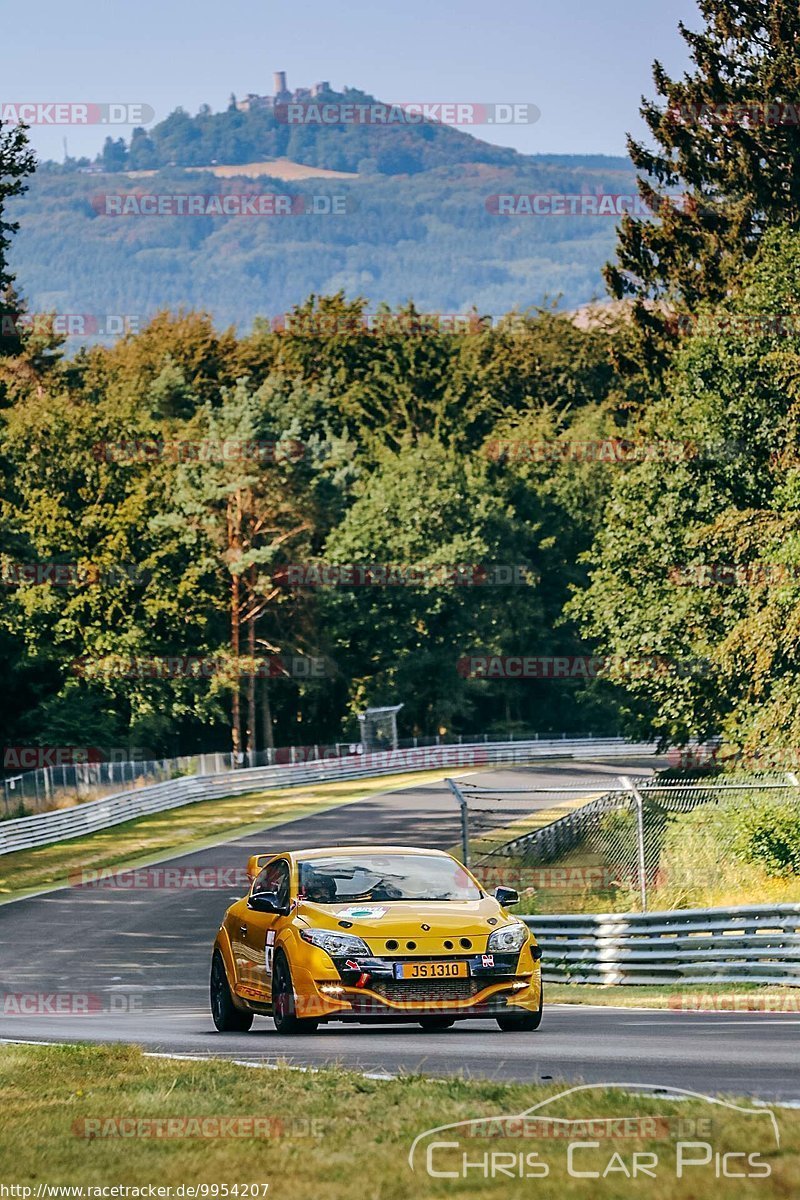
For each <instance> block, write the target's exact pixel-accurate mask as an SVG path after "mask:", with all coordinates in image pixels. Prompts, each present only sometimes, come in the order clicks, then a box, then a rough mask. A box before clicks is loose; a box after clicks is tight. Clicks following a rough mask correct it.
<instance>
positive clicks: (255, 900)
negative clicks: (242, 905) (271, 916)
mask: <svg viewBox="0 0 800 1200" xmlns="http://www.w3.org/2000/svg"><path fill="white" fill-rule="evenodd" d="M247 907H248V908H252V909H253V911H254V912H262V913H277V914H280V913H282V912H283V911H284V909H283V908H282V907H281V905H280V903H279V901H278V893H277V892H256V894H255V895H254V896H251V897H250V899H249V900H248V901H247Z"/></svg>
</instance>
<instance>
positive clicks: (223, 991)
mask: <svg viewBox="0 0 800 1200" xmlns="http://www.w3.org/2000/svg"><path fill="white" fill-rule="evenodd" d="M210 991H211V1016H212V1017H213V1018H214V1024H215V1025H216V1027H217V1029H218V1030H219V1032H220V1033H247V1030H248V1029H249V1028H250V1026H251V1025H252V1024H253V1014H252V1013H251V1012H243V1011H242V1009H240V1008H237V1007H236V1005H235V1004H234V1003H233V997H232V996H231V989H230V987H229V986H228V977H227V975H226V974H225V964H224V962H223V961H222V955H221V954H220V952H219V950H216V951H215V952H214V957H213V959H212V961H211V988H210Z"/></svg>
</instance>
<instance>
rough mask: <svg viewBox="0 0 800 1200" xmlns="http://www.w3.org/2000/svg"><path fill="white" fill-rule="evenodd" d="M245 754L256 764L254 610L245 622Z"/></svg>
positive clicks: (253, 571) (252, 577)
mask: <svg viewBox="0 0 800 1200" xmlns="http://www.w3.org/2000/svg"><path fill="white" fill-rule="evenodd" d="M254 584H255V567H251V568H250V605H251V607H253V606H254V595H253V593H254ZM247 657H248V659H249V662H248V665H247V754H248V765H249V766H251V767H254V766H255V765H256V760H255V753H256V668H255V661H254V660H255V657H256V618H255V612H253V615H251V617H250V620H249V622H248V624H247Z"/></svg>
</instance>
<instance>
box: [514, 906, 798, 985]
mask: <svg viewBox="0 0 800 1200" xmlns="http://www.w3.org/2000/svg"><path fill="white" fill-rule="evenodd" d="M522 920H523V921H524V922H525V924H526V925H528V926H530V928H531V929H533V931H534V933H535V935H536V938H537V941H538V942H539V944H540V946H541V947H542V964H543V978H544V980H545V981H546V982H551V983H600V984H613V983H620V984H703V983H708V984H711V983H713V984H719V983H723V982H727V983H757V984H773V985H783V986H790V987H800V904H754V905H747V906H743V907H741V908H707V909H694V910H676V911H671V912H651V913H625V914H619V913H609V914H602V915H599V916H597V915H587V914H579V915H575V916H524V917H523V918H522Z"/></svg>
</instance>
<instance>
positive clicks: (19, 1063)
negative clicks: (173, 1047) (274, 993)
mask: <svg viewBox="0 0 800 1200" xmlns="http://www.w3.org/2000/svg"><path fill="white" fill-rule="evenodd" d="M533 1036H536V1035H533ZM497 1037H498V1039H499V1041H502V1035H499V1034H498V1035H497ZM511 1045H512V1043H511V1042H509V1043H508V1048H509V1049H510V1048H511ZM498 1053H500V1050H499V1049H498ZM568 1086H570V1085H563V1084H559V1083H556V1082H553V1083H548V1084H546V1085H544V1086H542V1085H538V1086H537V1085H533V1084H531V1085H527V1084H525V1085H522V1084H519V1085H504V1084H500V1083H496V1082H492V1081H481V1080H467V1079H460V1078H451V1079H447V1080H434V1079H426V1078H423V1077H419V1076H409V1077H404V1078H398V1079H395V1080H390V1081H379V1080H371V1079H365V1078H363V1077H362V1076H360V1075H358V1074H355V1073H353V1072H347V1071H343V1070H339V1069H336V1068H331V1069H325V1070H322V1071H316V1072H299V1071H292V1070H290V1069H287V1068H279V1069H276V1070H255V1069H248V1068H246V1067H242V1066H237V1065H235V1064H233V1063H230V1062H226V1061H223V1060H210V1061H205V1062H187V1061H170V1060H166V1059H154V1058H147V1057H145V1056H144V1055H142V1053H141V1052H140V1051H139V1050H138V1049H135V1048H131V1047H125V1046H121V1047H120V1046H115V1047H109V1046H103V1047H90V1046H56V1047H33V1046H12V1045H6V1046H4V1047H2V1049H0V1104H2V1112H3V1137H2V1139H0V1183H2V1184H4V1185H6V1186H8V1185H18V1186H19V1185H23V1186H28V1187H33V1188H35V1187H36V1186H37V1185H38V1184H51V1185H52V1184H62V1185H82V1186H83V1187H84V1188H85V1187H100V1186H108V1185H114V1184H122V1185H126V1186H131V1185H137V1186H142V1185H144V1186H145V1187H146V1186H147V1185H148V1184H153V1185H157V1186H161V1187H172V1188H175V1187H176V1186H178V1185H180V1184H186V1185H197V1184H209V1185H215V1184H216V1185H222V1184H226V1185H227V1186H228V1187H229V1188H230V1187H232V1185H234V1184H240V1185H241V1184H242V1183H251V1184H252V1183H259V1184H260V1183H266V1184H269V1190H268V1192H267V1193H266V1195H267V1198H269V1197H272V1196H275V1197H281V1198H283V1197H286V1198H291V1200H343V1198H344V1197H349V1196H351V1195H352V1196H356V1197H357V1198H358V1200H427V1198H428V1197H452V1198H454V1200H491V1198H493V1197H498V1198H501V1200H517V1198H520V1200H521V1198H522V1197H530V1196H533V1195H538V1196H541V1197H552V1196H559V1197H564V1198H565V1200H573V1198H575V1197H588V1196H591V1197H599V1198H600V1200H604V1198H608V1200H616V1198H618V1197H623V1196H634V1195H643V1196H646V1197H647V1200H673V1198H675V1200H684V1198H685V1200H689V1198H690V1197H691V1198H695V1197H698V1196H703V1197H706V1196H709V1197H710V1196H717V1195H724V1196H729V1195H730V1196H736V1197H737V1200H738V1198H739V1197H742V1198H743V1200H748V1198H750V1197H753V1198H756V1197H760V1198H762V1200H771V1198H773V1197H775V1198H777V1197H789V1196H792V1195H797V1194H798V1192H799V1191H800V1113H798V1112H796V1111H789V1110H778V1111H777V1112H776V1114H775V1116H776V1120H777V1125H778V1132H779V1136H780V1146H779V1147H778V1146H777V1145H776V1136H775V1130H774V1126H773V1124H772V1121H771V1119H770V1117H769V1115H768V1114H766V1113H763V1112H751V1113H749V1114H748V1113H739V1112H735V1111H733V1110H732V1109H730V1108H727V1107H725V1106H722V1105H714V1104H709V1103H708V1102H707V1101H703V1100H694V1099H692V1100H689V1101H684V1102H679V1101H674V1100H672V1101H670V1100H668V1099H665V1098H663V1097H659V1098H653V1097H643V1096H632V1095H628V1094H625V1093H623V1092H621V1091H619V1090H618V1089H609V1088H604V1089H600V1090H598V1089H594V1088H593V1089H591V1090H590V1091H585V1092H578V1093H573V1094H572V1095H571V1096H568V1097H563V1098H562V1099H560V1100H559V1101H557V1103H556V1104H555V1105H553V1106H551V1107H549V1108H548V1109H546V1110H545V1112H546V1113H547V1115H549V1116H551V1117H560V1118H563V1119H572V1120H586V1119H590V1118H610V1117H621V1116H628V1117H639V1118H661V1119H662V1120H661V1121H660V1122H659V1125H658V1126H653V1125H651V1126H650V1128H649V1129H647V1130H645V1131H643V1130H642V1128H641V1126H639V1127H638V1133H637V1134H636V1135H635V1136H627V1137H625V1138H622V1139H619V1138H615V1139H610V1138H608V1137H605V1138H601V1141H600V1147H599V1148H598V1149H597V1150H586V1149H584V1150H582V1151H580V1152H579V1157H578V1158H577V1160H576V1165H577V1166H578V1167H579V1169H589V1170H591V1169H595V1170H600V1171H601V1172H602V1171H603V1169H604V1168H605V1166H606V1164H607V1163H608V1162H609V1160H610V1159H611V1158H612V1156H613V1155H614V1154H618V1155H619V1156H620V1159H621V1160H623V1161H625V1162H627V1163H628V1165H629V1166H630V1163H631V1160H632V1155H633V1153H634V1152H635V1151H637V1152H640V1153H642V1152H650V1153H653V1154H656V1155H657V1156H658V1163H657V1168H656V1171H657V1174H656V1178H655V1179H650V1178H642V1177H640V1178H638V1179H637V1180H629V1179H625V1177H624V1176H623V1175H621V1174H620V1173H619V1171H617V1172H616V1173H612V1174H610V1175H609V1176H608V1178H607V1179H605V1180H603V1179H602V1178H601V1179H597V1180H587V1179H576V1178H572V1177H570V1176H569V1175H568V1174H567V1170H566V1155H567V1139H566V1138H565V1137H564V1136H563V1135H562V1136H553V1135H552V1131H553V1130H554V1129H557V1130H558V1131H563V1129H564V1126H552V1125H551V1126H550V1131H549V1132H548V1131H547V1130H545V1131H544V1134H543V1132H542V1129H541V1126H539V1129H538V1136H536V1135H535V1131H530V1130H529V1136H526V1137H524V1138H520V1137H519V1136H517V1137H510V1136H507V1131H506V1130H505V1129H502V1128H501V1129H498V1127H497V1126H496V1125H495V1126H494V1127H492V1129H493V1132H494V1134H495V1136H486V1135H485V1134H484V1136H480V1137H475V1136H472V1137H465V1136H464V1134H463V1133H461V1139H462V1140H461V1146H460V1149H459V1150H458V1151H448V1150H439V1151H437V1152H436V1157H435V1158H434V1160H433V1161H434V1166H435V1167H436V1168H437V1169H440V1170H441V1169H442V1168H444V1169H445V1170H452V1169H456V1168H460V1167H461V1157H460V1155H461V1152H462V1151H464V1150H465V1151H467V1152H468V1161H470V1162H476V1161H477V1162H481V1161H482V1160H483V1155H484V1154H500V1153H503V1152H505V1153H506V1154H511V1155H513V1156H514V1159H515V1161H517V1158H516V1156H518V1155H520V1154H523V1155H526V1154H534V1153H535V1154H537V1155H538V1156H539V1159H538V1160H537V1161H538V1162H540V1163H541V1162H544V1163H545V1164H546V1165H547V1166H548V1168H549V1177H548V1178H547V1179H540V1178H538V1179H533V1178H527V1179H525V1178H523V1179H520V1178H518V1177H517V1178H514V1177H511V1178H509V1176H508V1175H507V1174H506V1175H504V1174H498V1175H497V1176H496V1177H495V1178H494V1179H491V1178H489V1179H485V1178H484V1177H483V1175H482V1173H481V1171H480V1170H474V1169H473V1170H472V1171H470V1172H468V1173H467V1178H463V1177H460V1178H456V1179H452V1178H432V1177H430V1176H429V1175H428V1174H427V1172H426V1169H425V1145H427V1144H428V1143H423V1145H422V1148H421V1149H420V1150H418V1151H417V1156H416V1157H415V1160H414V1161H415V1165H416V1170H415V1171H414V1172H412V1170H411V1168H410V1166H409V1161H408V1156H409V1150H410V1148H411V1145H412V1143H413V1141H414V1139H415V1138H416V1137H417V1136H418V1135H420V1134H422V1133H423V1132H424V1131H426V1130H431V1129H435V1128H437V1127H439V1126H442V1125H446V1124H450V1123H452V1122H458V1121H469V1120H474V1119H476V1118H498V1117H504V1116H511V1115H513V1114H518V1113H521V1112H524V1111H526V1110H528V1109H529V1108H531V1106H532V1105H534V1104H536V1103H538V1102H540V1101H542V1100H544V1099H546V1098H548V1097H553V1096H556V1095H557V1094H558V1093H560V1092H561V1091H563V1090H564V1089H565V1088H566V1087H568ZM739 1103H741V1104H742V1105H743V1106H745V1107H747V1108H752V1104H751V1103H750V1102H749V1101H746V1100H745V1101H739ZM169 1117H172V1118H179V1119H180V1118H200V1117H205V1118H227V1117H260V1118H262V1119H264V1118H266V1119H268V1120H270V1122H271V1123H270V1126H269V1132H270V1135H271V1136H268V1137H262V1138H260V1139H256V1138H252V1137H248V1138H234V1137H230V1136H229V1137H226V1138H220V1137H209V1136H203V1137H193V1138H188V1137H181V1138H176V1137H171V1138H163V1137H162V1138H157V1137H153V1136H149V1137H142V1136H129V1137H118V1136H117V1137H109V1136H99V1137H94V1138H93V1139H92V1140H87V1139H86V1137H85V1136H82V1134H83V1132H84V1131H85V1129H86V1128H87V1127H86V1126H85V1125H84V1124H82V1123H83V1122H85V1121H95V1122H97V1121H98V1120H100V1121H103V1119H105V1118H138V1119H139V1120H140V1121H144V1120H150V1121H152V1119H153V1118H169ZM281 1127H282V1128H281ZM94 1128H95V1129H96V1130H97V1129H100V1130H102V1129H103V1128H108V1127H107V1126H105V1125H103V1124H101V1125H97V1124H95V1126H94ZM129 1128H130V1129H131V1130H132V1131H135V1129H136V1128H137V1127H136V1126H130V1127H129ZM140 1128H141V1126H140ZM153 1128H154V1127H153V1125H152V1124H151V1126H150V1129H151V1131H152V1130H153ZM211 1132H213V1129H212V1130H211ZM531 1132H534V1136H530V1133H531ZM654 1133H655V1135H656V1136H653V1134H654ZM439 1136H440V1137H441V1138H444V1139H445V1140H454V1139H455V1137H457V1136H459V1134H458V1133H457V1132H453V1131H450V1132H448V1133H445V1134H443V1135H439ZM572 1136H573V1137H574V1138H576V1140H585V1139H586V1137H587V1134H586V1131H585V1130H583V1131H581V1129H580V1127H578V1129H577V1131H576V1132H575V1133H573V1135H572ZM595 1136H596V1135H595ZM681 1140H683V1141H697V1140H703V1141H707V1142H708V1143H709V1144H710V1145H711V1146H712V1148H713V1151H714V1152H727V1151H732V1152H737V1151H738V1152H742V1151H745V1152H747V1153H757V1154H758V1155H759V1158H760V1160H761V1161H763V1162H765V1163H767V1164H768V1166H769V1169H770V1172H771V1174H770V1177H769V1178H759V1179H751V1180H746V1179H736V1180H729V1181H725V1180H720V1181H717V1180H716V1178H715V1174H714V1165H713V1158H712V1162H711V1165H709V1166H707V1167H704V1168H692V1169H690V1170H689V1174H688V1176H687V1177H685V1178H684V1179H682V1180H678V1179H677V1178H676V1172H675V1158H676V1154H677V1143H678V1142H679V1141H681ZM490 1161H491V1160H490ZM495 1161H497V1160H496V1159H495ZM740 1162H741V1160H736V1164H735V1165H736V1167H737V1169H738V1168H739V1167H740ZM507 1163H508V1159H506V1164H507ZM208 1194H209V1195H213V1192H209V1193H208ZM218 1194H221V1193H218Z"/></svg>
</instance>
